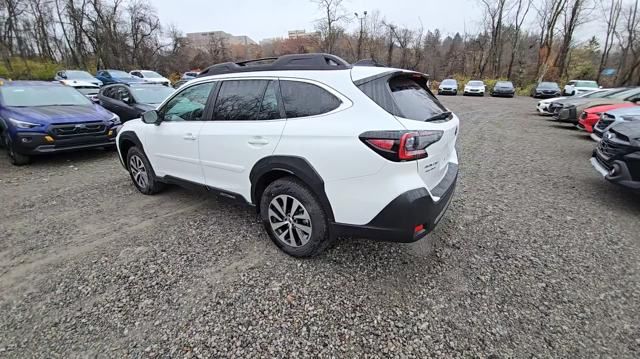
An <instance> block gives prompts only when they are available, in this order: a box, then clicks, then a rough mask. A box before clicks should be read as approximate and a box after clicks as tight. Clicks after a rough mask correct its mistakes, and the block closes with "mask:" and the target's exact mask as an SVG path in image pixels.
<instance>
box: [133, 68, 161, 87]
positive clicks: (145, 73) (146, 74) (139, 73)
mask: <svg viewBox="0 0 640 359" xmlns="http://www.w3.org/2000/svg"><path fill="white" fill-rule="evenodd" d="M129 74H130V75H133V76H135V77H139V78H141V79H143V80H145V81H146V82H153V83H156V84H163V85H165V86H171V80H169V79H168V78H166V77H164V76H162V75H160V74H159V73H157V72H155V71H150V70H133V71H129Z"/></svg>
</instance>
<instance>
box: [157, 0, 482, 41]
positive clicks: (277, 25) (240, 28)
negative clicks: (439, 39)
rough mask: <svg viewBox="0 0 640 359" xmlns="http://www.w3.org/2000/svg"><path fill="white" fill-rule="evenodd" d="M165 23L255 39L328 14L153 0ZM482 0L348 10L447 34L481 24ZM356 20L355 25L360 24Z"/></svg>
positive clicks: (282, 3)
mask: <svg viewBox="0 0 640 359" xmlns="http://www.w3.org/2000/svg"><path fill="white" fill-rule="evenodd" d="M149 2H150V3H151V4H153V5H154V6H155V8H156V9H157V11H158V16H159V17H160V20H161V21H162V23H163V24H165V25H168V24H175V25H176V26H177V27H178V28H179V29H180V30H182V31H183V32H185V33H187V32H199V31H212V30H222V31H226V32H228V33H231V34H233V35H248V36H249V37H250V38H252V39H253V40H255V41H260V40H261V39H265V38H271V37H286V35H287V31H288V30H297V29H306V30H307V31H309V30H313V25H314V21H315V20H317V19H319V18H321V17H322V13H321V11H320V10H319V9H318V7H317V5H316V4H314V3H312V2H310V1H309V0H271V1H268V0H267V1H264V0H231V1H220V0H217V1H216V0H214V1H212V0H149ZM477 4H478V3H477V1H476V0H394V1H390V0H384V1H383V0H368V1H365V0H345V1H344V2H343V5H344V7H345V9H346V12H347V13H348V14H350V15H352V14H353V13H354V12H358V13H360V14H361V13H362V12H363V11H365V10H367V11H369V12H371V11H373V10H376V9H377V10H379V11H380V13H381V15H382V16H384V17H385V18H386V19H387V20H388V21H390V22H393V23H395V24H398V25H403V26H408V27H419V26H420V22H422V24H423V25H424V28H425V30H429V29H435V28H439V29H440V31H442V32H443V33H445V34H448V33H452V34H453V33H455V32H456V31H459V32H461V33H462V32H464V29H465V23H466V26H467V29H468V30H471V29H476V28H478V27H479V26H480V19H479V16H480V13H481V12H480V8H479V7H478V5H477ZM355 24H356V23H355V22H353V23H352V24H351V26H354V27H355Z"/></svg>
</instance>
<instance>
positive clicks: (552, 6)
mask: <svg viewBox="0 0 640 359" xmlns="http://www.w3.org/2000/svg"><path fill="white" fill-rule="evenodd" d="M566 6H567V0H542V3H541V4H540V6H539V7H537V8H536V10H537V12H538V24H539V25H540V36H539V39H540V41H539V45H538V46H539V50H538V67H537V71H536V72H537V74H538V76H539V80H538V81H541V79H542V78H543V77H544V76H545V74H546V72H547V70H548V68H549V63H548V62H549V59H550V58H551V50H552V48H553V44H554V38H555V34H556V25H557V23H558V19H559V18H560V16H561V15H562V14H563V12H564V9H565V8H566Z"/></svg>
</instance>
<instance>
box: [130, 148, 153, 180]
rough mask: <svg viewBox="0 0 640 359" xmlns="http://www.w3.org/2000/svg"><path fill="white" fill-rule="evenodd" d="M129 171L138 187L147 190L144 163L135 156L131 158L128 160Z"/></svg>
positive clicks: (147, 176)
mask: <svg viewBox="0 0 640 359" xmlns="http://www.w3.org/2000/svg"><path fill="white" fill-rule="evenodd" d="M129 171H130V172H131V176H133V180H134V181H135V182H136V184H137V185H138V187H140V188H147V186H148V185H149V175H148V174H147V169H146V168H145V166H144V162H142V158H140V157H139V156H137V155H133V156H131V158H130V159H129Z"/></svg>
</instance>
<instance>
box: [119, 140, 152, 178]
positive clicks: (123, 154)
mask: <svg viewBox="0 0 640 359" xmlns="http://www.w3.org/2000/svg"><path fill="white" fill-rule="evenodd" d="M125 141H130V142H133V144H134V145H135V146H136V147H139V148H140V150H142V152H143V153H146V152H145V151H144V146H143V145H142V141H140V138H138V135H137V134H136V133H135V132H133V131H124V132H121V133H120V134H119V136H118V154H119V157H120V164H122V166H123V167H124V168H125V169H126V170H128V168H127V165H126V158H127V153H126V151H124V146H123V144H124V142H125Z"/></svg>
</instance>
